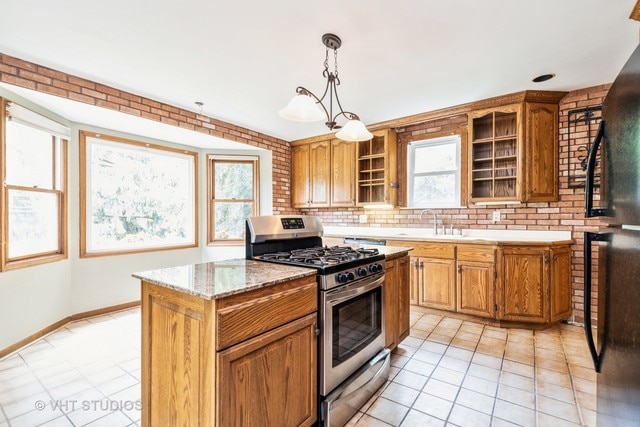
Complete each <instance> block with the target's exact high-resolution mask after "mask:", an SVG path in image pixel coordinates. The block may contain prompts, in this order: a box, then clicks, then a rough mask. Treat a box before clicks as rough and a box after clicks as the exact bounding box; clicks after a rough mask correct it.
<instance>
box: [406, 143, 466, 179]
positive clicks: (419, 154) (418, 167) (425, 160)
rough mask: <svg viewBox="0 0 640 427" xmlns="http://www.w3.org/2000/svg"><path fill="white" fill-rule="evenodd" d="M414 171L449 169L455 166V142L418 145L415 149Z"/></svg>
mask: <svg viewBox="0 0 640 427" xmlns="http://www.w3.org/2000/svg"><path fill="white" fill-rule="evenodd" d="M414 161H415V169H414V171H415V172H416V173H422V172H439V171H445V170H446V171H450V170H454V169H456V168H457V162H456V144H455V143H451V144H438V145H432V146H426V147H418V148H416V151H415V160H414Z"/></svg>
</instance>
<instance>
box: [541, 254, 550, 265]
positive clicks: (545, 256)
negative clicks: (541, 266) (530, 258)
mask: <svg viewBox="0 0 640 427" xmlns="http://www.w3.org/2000/svg"><path fill="white" fill-rule="evenodd" d="M542 259H543V260H544V263H545V264H549V254H544V256H543V257H542Z"/></svg>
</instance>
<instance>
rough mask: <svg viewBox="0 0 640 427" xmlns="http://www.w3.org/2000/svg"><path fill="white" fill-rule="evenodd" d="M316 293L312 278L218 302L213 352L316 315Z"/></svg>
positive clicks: (234, 296)
mask: <svg viewBox="0 0 640 427" xmlns="http://www.w3.org/2000/svg"><path fill="white" fill-rule="evenodd" d="M317 292H318V291H317V284H316V279H315V276H310V277H305V278H302V279H297V280H293V281H290V282H287V283H283V284H279V285H274V286H269V287H266V288H262V289H257V290H255V291H251V292H246V293H243V294H239V295H232V296H230V297H228V298H223V299H221V300H220V301H219V305H218V310H217V312H216V331H217V337H218V340H217V343H216V349H217V350H222V349H224V348H227V347H229V346H231V345H234V344H237V343H240V342H242V341H244V340H246V339H249V338H252V337H255V336H257V335H259V334H261V333H263V332H266V331H268V330H271V329H274V328H277V327H278V326H281V325H284V324H285V323H288V322H291V321H293V320H295V319H298V318H300V317H302V316H305V315H307V314H309V313H313V312H315V311H317V309H318V294H317Z"/></svg>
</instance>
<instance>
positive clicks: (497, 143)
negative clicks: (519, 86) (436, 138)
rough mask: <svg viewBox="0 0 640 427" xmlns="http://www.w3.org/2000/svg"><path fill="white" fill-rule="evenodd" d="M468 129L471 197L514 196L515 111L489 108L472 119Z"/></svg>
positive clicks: (516, 127)
mask: <svg viewBox="0 0 640 427" xmlns="http://www.w3.org/2000/svg"><path fill="white" fill-rule="evenodd" d="M471 131H472V138H471V189H470V190H471V197H472V198H473V199H496V198H500V199H509V198H516V196H517V194H516V188H517V186H516V181H517V170H518V134H517V132H518V120H517V113H516V112H501V111H491V112H488V113H486V114H485V115H483V116H480V117H476V118H473V119H472V123H471Z"/></svg>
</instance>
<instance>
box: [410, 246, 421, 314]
mask: <svg viewBox="0 0 640 427" xmlns="http://www.w3.org/2000/svg"><path fill="white" fill-rule="evenodd" d="M420 281H421V278H420V258H419V257H413V256H412V257H411V266H410V268H409V304H413V305H418V303H419V302H420V301H419V297H418V289H419V287H420Z"/></svg>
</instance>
